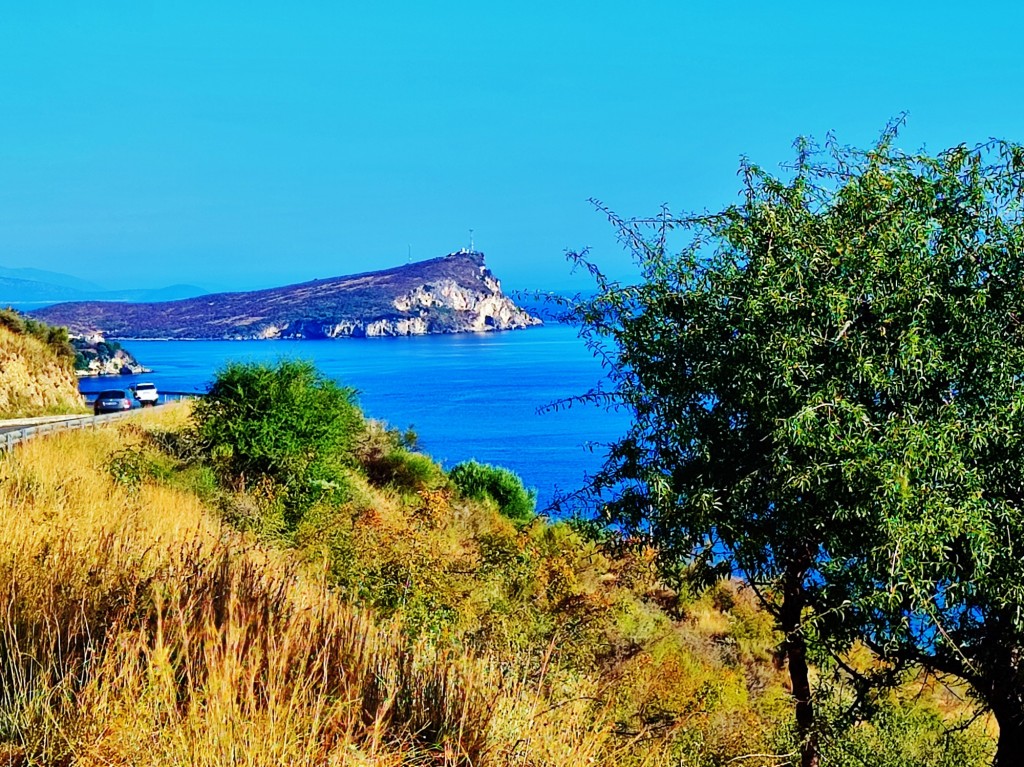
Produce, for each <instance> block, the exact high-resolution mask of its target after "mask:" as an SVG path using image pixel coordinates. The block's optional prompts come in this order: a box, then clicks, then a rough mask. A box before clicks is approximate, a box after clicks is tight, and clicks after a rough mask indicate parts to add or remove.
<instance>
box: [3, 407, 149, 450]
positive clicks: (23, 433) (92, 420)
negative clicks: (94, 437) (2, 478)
mask: <svg viewBox="0 0 1024 767" xmlns="http://www.w3.org/2000/svg"><path fill="white" fill-rule="evenodd" d="M135 412H138V411H137V410H125V411H124V412H121V413H106V414H104V415H87V416H82V417H81V418H69V419H67V420H65V421H50V422H49V423H40V424H36V425H34V426H26V427H24V428H22V429H15V430H14V431H8V432H4V433H3V434H0V452H5V451H7V450H10V449H11V448H12V447H14V446H15V445H18V444H21V443H22V442H26V441H28V440H30V439H32V438H34V437H41V436H43V435H44V434H56V433H57V432H61V431H74V430H76V429H88V428H96V427H97V426H102V425H103V424H105V423H109V422H111V421H119V420H121V419H122V418H126V417H128V416H130V415H131V414H132V413H135Z"/></svg>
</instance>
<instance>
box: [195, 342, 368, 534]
mask: <svg viewBox="0 0 1024 767" xmlns="http://www.w3.org/2000/svg"><path fill="white" fill-rule="evenodd" d="M193 418H194V421H195V427H196V431H197V437H198V442H199V449H200V452H202V453H203V454H205V455H206V456H207V457H209V458H211V459H212V461H213V463H214V465H215V466H216V467H217V470H218V473H220V475H221V477H222V478H223V479H227V480H229V481H231V482H232V483H233V484H234V485H235V486H236V487H239V488H244V487H245V484H246V483H247V482H253V481H258V480H260V479H261V478H268V479H269V480H271V481H272V482H273V483H274V485H275V486H276V487H277V489H278V490H279V491H280V492H281V495H282V500H283V501H284V503H285V505H286V506H287V507H288V510H289V513H290V515H291V517H292V520H293V521H294V518H295V516H296V514H298V513H300V512H301V511H302V510H303V509H305V508H308V506H309V505H310V504H311V503H313V502H315V501H316V500H317V499H318V498H319V497H321V496H322V495H323V494H324V492H325V491H329V490H331V489H334V488H335V487H337V485H338V483H339V482H340V481H341V479H342V474H341V468H342V466H343V465H344V464H345V463H346V462H347V461H349V459H350V452H351V449H352V446H353V444H354V440H355V438H356V436H357V435H358V433H359V432H360V431H361V430H362V428H363V418H362V414H361V413H360V412H359V409H358V407H357V406H356V404H355V391H354V390H353V389H350V388H345V387H341V386H339V385H338V384H336V383H335V382H334V381H332V380H330V379H328V378H326V377H324V376H323V375H322V374H321V373H320V372H318V371H317V370H316V368H315V367H314V366H313V364H312V363H310V362H305V361H298V360H284V361H281V362H278V363H277V364H276V365H268V364H263V363H232V364H229V365H228V366H227V367H225V368H224V369H222V370H221V371H220V372H218V373H217V377H216V379H215V381H214V384H213V386H212V388H211V389H210V392H209V394H208V395H207V396H206V397H204V398H202V399H201V400H199V401H198V402H197V403H196V405H195V408H194V411H193Z"/></svg>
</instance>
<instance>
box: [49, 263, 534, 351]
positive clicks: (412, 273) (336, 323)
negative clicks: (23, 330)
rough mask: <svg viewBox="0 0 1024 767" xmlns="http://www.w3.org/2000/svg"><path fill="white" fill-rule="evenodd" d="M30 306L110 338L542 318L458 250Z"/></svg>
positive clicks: (235, 335)
mask: <svg viewBox="0 0 1024 767" xmlns="http://www.w3.org/2000/svg"><path fill="white" fill-rule="evenodd" d="M38 314H39V315H40V316H42V317H44V318H46V319H47V321H49V322H59V323H61V324H64V325H67V326H68V327H69V328H71V330H72V332H75V333H80V334H85V333H90V332H97V331H99V332H102V333H104V335H105V336H107V337H111V338H182V339H185V338H230V339H263V338H341V337H364V338H373V337H381V336H410V335H426V334H429V333H468V332H474V333H479V332H489V331H496V330H517V329H520V328H526V327H530V326H531V325H540V324H542V323H541V320H540V319H538V318H537V317H534V316H533V315H531V314H530V313H529V312H527V311H525V310H524V309H522V308H520V307H519V306H517V305H516V304H515V302H513V301H512V300H511V299H510V298H508V297H507V296H506V295H504V294H503V293H502V291H501V283H500V282H499V281H498V279H497V278H496V277H495V276H494V275H493V274H492V273H491V271H490V270H489V269H488V268H487V266H486V265H485V264H484V256H483V254H482V253H476V252H468V251H460V252H458V253H451V254H449V255H447V256H443V257H441V258H435V259H431V260H429V261H421V262H418V263H414V264H407V265H406V266H402V267H397V268H395V269H387V270H384V271H380V272H367V273H365V274H356V275H352V276H350V277H336V278H331V279H326V280H314V281H313V282H307V283H302V284H299V285H289V286H286V287H282V288H273V289H271V290H261V291H255V292H251V293H223V294H219V295H208V296H201V297H199V298H194V299H187V300H184V301H171V302H166V303H162V304H125V303H109V304H104V303H72V304H58V305H57V306H52V307H48V308H46V309H43V310H40V311H39V312H38Z"/></svg>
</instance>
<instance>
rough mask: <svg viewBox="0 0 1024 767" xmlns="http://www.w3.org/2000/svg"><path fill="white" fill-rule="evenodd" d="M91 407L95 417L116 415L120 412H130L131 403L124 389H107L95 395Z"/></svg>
mask: <svg viewBox="0 0 1024 767" xmlns="http://www.w3.org/2000/svg"><path fill="white" fill-rule="evenodd" d="M92 407H93V411H94V412H95V413H96V415H99V414H100V413H116V412H118V411H120V410H131V409H132V401H131V398H130V395H129V394H128V392H126V391H125V390H124V389H107V390H106V391H101V392H100V393H99V394H97V395H96V402H95V403H94V404H93V406H92Z"/></svg>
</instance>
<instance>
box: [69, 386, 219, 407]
mask: <svg viewBox="0 0 1024 767" xmlns="http://www.w3.org/2000/svg"><path fill="white" fill-rule="evenodd" d="M113 388H115V389H116V388H117V387H116V386H115V387H113ZM100 391H101V390H97V391H86V392H82V396H83V397H85V404H87V405H91V404H92V403H93V402H95V401H96V395H98V394H99V393H100ZM205 396H206V392H201V391H165V390H163V389H160V392H159V400H158V402H159V403H161V404H164V403H167V402H178V401H179V400H183V399H198V398H199V397H205Z"/></svg>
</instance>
